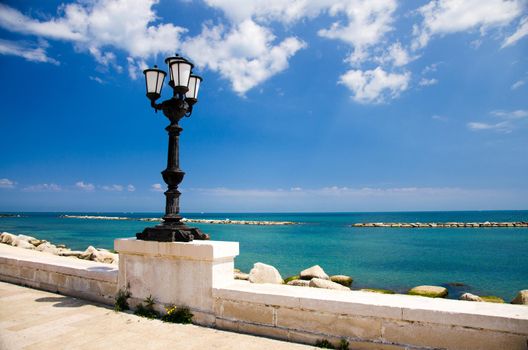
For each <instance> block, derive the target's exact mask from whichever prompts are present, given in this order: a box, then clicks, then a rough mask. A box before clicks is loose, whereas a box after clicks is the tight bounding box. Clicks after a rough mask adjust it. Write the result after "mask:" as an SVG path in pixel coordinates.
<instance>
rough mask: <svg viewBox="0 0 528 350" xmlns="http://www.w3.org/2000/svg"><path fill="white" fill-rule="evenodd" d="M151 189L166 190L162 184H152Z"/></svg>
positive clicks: (156, 190) (155, 190)
mask: <svg viewBox="0 0 528 350" xmlns="http://www.w3.org/2000/svg"><path fill="white" fill-rule="evenodd" d="M150 189H151V191H154V192H164V191H165V190H164V189H163V187H162V186H161V184H152V186H150Z"/></svg>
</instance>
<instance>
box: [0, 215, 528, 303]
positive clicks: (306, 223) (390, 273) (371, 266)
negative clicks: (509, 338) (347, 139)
mask: <svg viewBox="0 0 528 350" xmlns="http://www.w3.org/2000/svg"><path fill="white" fill-rule="evenodd" d="M11 214H17V215H19V217H0V232H3V231H6V232H11V233H15V234H26V235H31V236H34V237H37V238H40V239H46V240H48V241H50V242H52V243H54V244H65V245H67V246H68V247H70V248H71V249H74V250H84V249H86V248H87V247H88V246H89V245H93V246H95V247H98V248H106V249H112V248H113V241H114V239H116V238H124V237H134V236H135V234H136V233H137V232H141V231H142V230H143V228H145V227H146V226H152V225H156V224H158V223H156V222H144V221H137V220H126V221H111V220H90V219H72V218H64V217H62V215H97V216H119V217H128V218H136V219H137V218H159V217H161V216H162V213H74V212H61V213H11ZM182 215H183V216H184V217H186V218H190V219H231V220H255V221H292V222H295V223H297V224H295V225H286V226H256V225H230V224H227V225H226V224H202V223H196V224H195V223H192V224H190V226H194V227H198V228H200V229H201V230H202V231H204V232H206V233H209V234H210V236H211V239H213V240H219V241H236V242H240V255H239V256H238V257H237V258H236V260H235V267H237V268H239V269H240V270H242V271H244V272H249V270H250V269H251V268H252V266H253V264H254V263H256V262H263V263H266V264H270V265H273V266H275V267H276V268H277V269H278V270H279V272H280V273H281V275H282V277H283V278H285V277H288V276H291V275H297V274H299V272H300V271H301V270H303V269H305V268H308V267H310V266H313V265H320V266H321V267H322V268H323V269H324V270H325V271H326V272H327V273H328V274H329V275H334V274H343V275H349V276H351V277H353V279H354V282H353V286H352V287H353V289H360V288H380V289H390V290H393V291H395V292H398V293H405V292H406V291H407V290H408V289H410V288H412V287H414V286H417V285H424V284H425V285H440V286H445V287H447V288H448V291H449V298H453V299H457V298H458V297H459V296H460V295H461V294H462V293H465V292H470V293H474V294H477V295H481V296H484V295H494V296H499V297H501V298H503V299H505V300H506V301H507V302H508V301H510V300H511V299H513V298H514V297H515V295H516V294H517V292H518V291H519V290H522V289H528V268H527V267H528V228H356V227H352V226H351V225H352V224H354V223H360V222H424V223H425V222H486V221H490V222H493V221H498V222H499V221H528V210H524V211H465V212H462V211H457V212H390V213H184V214H182Z"/></svg>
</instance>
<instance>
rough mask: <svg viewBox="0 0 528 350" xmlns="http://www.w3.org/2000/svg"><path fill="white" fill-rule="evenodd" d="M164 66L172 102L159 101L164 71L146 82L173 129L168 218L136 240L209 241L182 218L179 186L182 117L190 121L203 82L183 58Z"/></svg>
mask: <svg viewBox="0 0 528 350" xmlns="http://www.w3.org/2000/svg"><path fill="white" fill-rule="evenodd" d="M165 63H167V65H168V66H169V79H170V80H169V86H170V87H171V88H172V90H173V96H172V98H170V99H168V100H165V101H163V102H161V103H156V100H157V99H159V98H160V97H161V90H162V88H163V81H164V80H165V76H166V75H167V74H166V73H165V72H164V71H163V70H161V69H158V68H157V66H154V68H150V69H145V70H144V71H143V74H145V82H146V87H147V97H148V98H149V99H150V104H151V106H152V108H154V110H155V111H156V112H157V111H163V114H164V115H165V116H166V117H167V118H168V119H169V120H170V125H169V126H167V127H166V128H165V130H167V132H168V133H169V153H168V157H167V169H165V170H163V171H162V172H161V175H162V176H163V181H165V183H166V184H167V186H168V189H167V191H166V192H165V197H166V202H165V216H163V222H162V223H161V224H160V225H157V226H154V227H147V228H145V229H144V230H143V232H141V233H138V234H136V237H137V239H141V240H145V241H158V242H189V241H192V240H193V239H209V235H208V234H205V233H203V232H201V231H200V230H199V229H197V228H194V227H188V226H186V225H185V224H184V223H183V222H182V221H181V219H182V217H181V216H180V194H181V192H180V191H178V185H179V184H180V183H181V182H182V180H183V177H184V175H185V173H184V172H183V171H182V170H181V169H180V154H179V139H180V133H181V132H182V130H183V129H182V128H181V127H180V126H179V125H178V122H179V121H180V119H182V118H183V117H190V116H191V114H192V111H193V105H195V104H196V102H198V99H197V97H198V89H199V88H200V83H201V81H202V78H200V77H199V76H197V75H193V74H192V68H193V64H192V63H191V62H189V61H187V60H186V59H185V58H183V57H181V56H178V55H176V56H174V57H168V58H167V59H165Z"/></svg>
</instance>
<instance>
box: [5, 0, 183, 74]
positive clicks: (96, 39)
mask: <svg viewBox="0 0 528 350" xmlns="http://www.w3.org/2000/svg"><path fill="white" fill-rule="evenodd" d="M157 3H158V1H157V0H133V1H129V0H94V1H78V2H76V3H71V4H67V5H64V6H62V7H61V8H60V15H59V16H57V17H56V18H52V19H50V20H48V21H38V20H35V19H33V18H30V17H27V16H25V15H23V14H22V13H20V12H19V11H18V10H16V9H13V8H11V7H9V6H7V5H0V27H2V28H4V29H6V30H9V31H12V32H16V33H22V34H31V35H36V36H39V37H44V38H50V39H58V40H66V41H71V42H73V43H74V44H75V46H76V47H77V48H78V49H80V50H84V51H88V52H89V53H90V54H91V55H92V56H93V57H94V58H95V59H96V61H97V62H99V63H101V64H103V65H108V64H115V53H113V52H112V51H109V50H105V48H112V49H118V50H123V51H125V52H126V53H127V54H128V55H130V56H132V57H139V58H148V57H154V56H156V55H158V54H167V53H174V51H175V50H176V48H177V47H178V46H179V44H180V35H181V34H182V33H184V32H186V29H184V28H181V27H178V26H174V25H173V24H170V23H168V24H167V23H166V24H157V25H154V24H152V23H153V22H155V21H156V20H157V17H156V14H155V12H154V10H153V8H152V7H153V6H154V5H155V4H157ZM118 67H119V66H118V65H116V68H117V69H119V68H118Z"/></svg>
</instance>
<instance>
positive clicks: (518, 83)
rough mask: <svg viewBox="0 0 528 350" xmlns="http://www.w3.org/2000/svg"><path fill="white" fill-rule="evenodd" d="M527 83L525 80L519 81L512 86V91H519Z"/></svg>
mask: <svg viewBox="0 0 528 350" xmlns="http://www.w3.org/2000/svg"><path fill="white" fill-rule="evenodd" d="M525 83H526V82H525V81H524V80H518V81H516V82H515V83H513V84H512V86H511V88H510V89H512V90H517V89H518V88H520V87H521V86H523V85H524V84H525Z"/></svg>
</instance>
